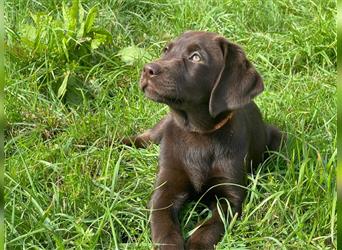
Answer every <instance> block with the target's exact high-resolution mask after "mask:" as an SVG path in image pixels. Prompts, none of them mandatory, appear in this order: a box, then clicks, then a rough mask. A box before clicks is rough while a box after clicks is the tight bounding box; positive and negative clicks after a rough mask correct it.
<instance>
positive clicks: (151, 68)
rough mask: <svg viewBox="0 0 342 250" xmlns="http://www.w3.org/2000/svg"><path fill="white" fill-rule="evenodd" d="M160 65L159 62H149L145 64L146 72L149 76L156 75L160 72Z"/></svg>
mask: <svg viewBox="0 0 342 250" xmlns="http://www.w3.org/2000/svg"><path fill="white" fill-rule="evenodd" d="M160 70H161V68H160V66H159V64H157V63H149V64H146V65H145V66H144V74H145V75H148V76H150V77H151V76H156V75H158V74H159V73H160Z"/></svg>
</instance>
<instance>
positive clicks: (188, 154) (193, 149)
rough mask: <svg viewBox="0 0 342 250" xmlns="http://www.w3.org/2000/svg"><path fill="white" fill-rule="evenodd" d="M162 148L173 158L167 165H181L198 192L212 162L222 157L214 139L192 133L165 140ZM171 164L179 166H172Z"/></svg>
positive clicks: (220, 148)
mask: <svg viewBox="0 0 342 250" xmlns="http://www.w3.org/2000/svg"><path fill="white" fill-rule="evenodd" d="M166 139H167V138H166ZM162 150H163V151H167V152H168V153H169V156H170V159H172V160H173V161H172V162H168V165H169V164H171V166H170V167H182V168H183V169H184V171H185V172H186V174H187V175H188V177H189V179H190V181H191V183H192V184H193V187H194V188H195V190H196V191H198V192H199V191H200V190H201V188H202V186H203V185H204V184H205V182H206V180H207V179H208V174H209V172H210V170H211V168H212V165H213V163H214V162H215V161H217V160H218V158H220V157H222V154H221V153H220V151H222V147H221V145H219V144H218V143H217V142H216V141H215V140H213V139H212V138H210V137H206V136H201V135H193V134H190V135H188V134H182V135H181V136H179V137H178V138H172V140H165V143H162ZM222 153H223V152H222ZM161 155H163V154H161ZM220 155H221V156H220ZM161 160H162V159H161ZM172 164H179V165H181V166H172Z"/></svg>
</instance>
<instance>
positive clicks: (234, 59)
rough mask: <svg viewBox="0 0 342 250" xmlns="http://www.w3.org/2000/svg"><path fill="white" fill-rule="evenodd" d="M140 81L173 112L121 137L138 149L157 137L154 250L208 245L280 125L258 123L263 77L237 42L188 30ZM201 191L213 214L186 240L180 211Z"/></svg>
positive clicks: (276, 140) (275, 144)
mask: <svg viewBox="0 0 342 250" xmlns="http://www.w3.org/2000/svg"><path fill="white" fill-rule="evenodd" d="M140 87H141V89H142V90H143V92H144V93H145V95H146V96H147V97H148V98H149V99H151V100H153V101H156V102H161V103H165V104H167V105H168V106H169V107H170V110H171V112H170V113H169V114H168V115H167V116H166V117H165V118H164V119H162V120H161V121H160V122H159V123H158V124H157V125H155V127H153V128H152V129H150V130H147V131H146V132H145V133H143V134H141V135H138V136H136V137H131V138H128V139H126V140H124V143H126V144H134V145H135V146H137V147H144V146H146V145H148V144H149V143H160V157H159V172H158V176H157V180H156V184H155V191H154V194H153V196H152V200H151V202H150V205H151V209H152V215H151V226H152V240H153V242H154V244H155V246H156V249H163V250H166V249H174V250H181V249H196V250H199V249H204V250H209V249H214V247H215V245H216V244H217V243H218V241H219V240H220V238H221V237H222V235H223V233H224V231H225V229H224V224H223V222H222V220H221V217H220V213H219V210H218V209H221V211H222V213H225V215H226V216H229V213H228V214H227V211H228V203H227V201H229V206H230V207H231V209H232V211H233V212H234V213H237V214H238V215H239V214H241V208H242V202H243V200H244V197H245V191H244V188H243V186H245V185H246V173H247V172H248V171H249V170H250V169H251V168H253V166H257V165H258V164H259V163H260V162H261V161H262V160H263V156H264V153H265V151H266V150H277V149H278V148H279V145H280V142H281V138H282V135H281V133H280V132H279V130H278V129H277V128H275V127H272V126H269V125H266V124H264V123H263V121H262V117H261V114H260V112H259V109H258V107H257V106H256V105H255V103H254V102H253V101H252V99H253V97H255V96H256V95H258V94H260V93H261V92H262V91H263V89H264V86H263V81H262V79H261V77H260V75H259V74H258V72H257V71H256V70H255V68H254V67H253V65H252V64H251V63H250V62H249V61H248V60H247V58H246V56H245V54H244V52H243V51H242V49H241V48H240V47H239V46H238V45H236V44H233V43H231V42H229V41H228V40H226V39H225V38H223V37H222V36H219V35H217V34H215V33H209V32H193V31H190V32H186V33H184V34H182V35H181V36H180V37H179V38H177V39H176V40H175V41H173V42H171V43H170V44H169V45H168V46H167V47H166V48H165V50H164V54H163V55H162V57H161V59H159V60H157V61H155V62H152V63H149V64H146V65H145V67H144V69H143V72H142V76H141V80H140ZM202 194H205V196H204V199H203V201H204V202H206V203H207V204H208V206H209V207H210V208H211V209H212V217H211V218H210V219H209V220H207V221H206V222H204V224H202V225H201V226H200V227H199V228H198V229H197V230H196V231H195V232H194V233H193V234H192V235H191V237H190V238H189V239H188V240H187V242H186V243H184V240H183V237H182V234H181V231H180V227H179V221H178V212H179V210H180V208H181V207H182V205H183V204H184V202H186V201H187V200H189V199H194V198H198V197H199V196H201V195H202ZM217 203H219V204H217Z"/></svg>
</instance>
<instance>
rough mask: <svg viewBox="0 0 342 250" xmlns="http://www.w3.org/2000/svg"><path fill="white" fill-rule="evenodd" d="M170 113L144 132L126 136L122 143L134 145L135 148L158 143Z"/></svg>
mask: <svg viewBox="0 0 342 250" xmlns="http://www.w3.org/2000/svg"><path fill="white" fill-rule="evenodd" d="M169 116H170V115H167V116H166V117H164V118H163V119H162V120H160V121H159V122H158V123H157V124H156V125H155V126H154V127H153V128H151V129H148V130H146V131H145V132H144V133H142V134H140V135H136V136H130V137H126V138H124V139H123V140H122V143H123V144H125V145H128V146H133V145H134V146H135V147H137V148H145V147H147V146H148V145H150V144H152V143H155V144H159V143H160V141H161V139H162V137H163V131H164V127H165V124H166V123H167V121H169V119H170V117H169Z"/></svg>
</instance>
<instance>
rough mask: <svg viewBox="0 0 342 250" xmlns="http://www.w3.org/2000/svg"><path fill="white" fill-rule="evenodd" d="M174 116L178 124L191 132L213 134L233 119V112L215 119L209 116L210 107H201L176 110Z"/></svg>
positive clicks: (173, 110)
mask: <svg viewBox="0 0 342 250" xmlns="http://www.w3.org/2000/svg"><path fill="white" fill-rule="evenodd" d="M171 113H172V116H173V118H174V120H175V122H176V124H177V125H178V126H179V127H181V128H182V129H184V130H187V131H189V132H196V133H200V134H207V133H212V132H214V131H216V130H218V129H220V128H222V127H223V126H224V125H225V124H226V123H228V122H229V120H230V119H231V117H232V114H233V113H232V112H226V113H222V114H220V115H218V116H217V117H215V118H213V117H211V115H210V114H209V110H208V105H199V106H197V107H196V108H187V109H186V110H183V109H174V108H171Z"/></svg>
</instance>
